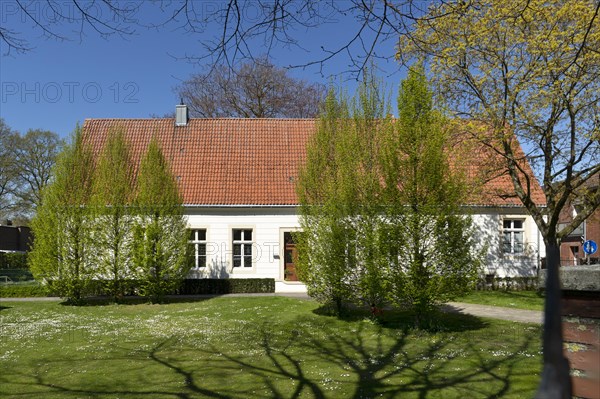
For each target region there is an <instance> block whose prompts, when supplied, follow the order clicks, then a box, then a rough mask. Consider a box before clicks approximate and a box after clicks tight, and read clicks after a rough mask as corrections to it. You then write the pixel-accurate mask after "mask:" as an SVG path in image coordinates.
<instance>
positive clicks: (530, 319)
mask: <svg viewBox="0 0 600 399" xmlns="http://www.w3.org/2000/svg"><path fill="white" fill-rule="evenodd" d="M215 296H219V295H190V296H186V297H189V298H207V297H215ZM220 296H238V297H239V296H285V297H290V298H297V299H310V297H309V296H308V295H307V294H304V293H275V294H227V295H220ZM178 297H179V298H182V297H184V296H178ZM60 300H61V299H60V298H55V297H41V298H0V305H1V304H2V302H10V301H13V302H33V301H60ZM442 310H444V311H445V312H455V313H465V314H470V315H473V316H479V317H489V318H491V319H501V320H510V321H518V322H521V323H537V324H542V321H543V313H542V312H540V311H536V310H524V309H513V308H504V307H500V306H488V305H475V304H471V303H462V302H449V303H447V304H446V305H443V306H442Z"/></svg>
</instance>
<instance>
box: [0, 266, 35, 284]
mask: <svg viewBox="0 0 600 399" xmlns="http://www.w3.org/2000/svg"><path fill="white" fill-rule="evenodd" d="M5 277H6V278H5ZM32 280H33V274H31V272H30V271H29V270H23V269H0V283H4V282H13V283H16V282H19V281H32Z"/></svg>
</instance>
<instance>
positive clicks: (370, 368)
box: [0, 312, 539, 399]
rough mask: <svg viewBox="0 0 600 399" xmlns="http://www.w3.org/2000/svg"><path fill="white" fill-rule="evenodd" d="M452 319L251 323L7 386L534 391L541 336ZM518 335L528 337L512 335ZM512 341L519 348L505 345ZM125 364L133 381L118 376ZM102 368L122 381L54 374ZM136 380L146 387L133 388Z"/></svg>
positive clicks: (224, 393) (167, 391) (127, 393)
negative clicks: (433, 325)
mask: <svg viewBox="0 0 600 399" xmlns="http://www.w3.org/2000/svg"><path fill="white" fill-rule="evenodd" d="M443 316H444V317H446V319H444V320H440V325H439V326H438V328H437V330H435V329H431V330H430V331H427V330H416V329H414V328H413V327H412V326H411V325H410V324H407V323H406V318H408V317H409V315H407V314H403V313H402V312H399V313H397V314H394V313H390V314H388V315H386V318H385V319H384V320H382V321H381V322H380V323H375V322H373V321H372V320H369V319H363V320H360V321H353V322H346V321H344V320H341V321H340V320H337V319H333V318H327V317H315V316H312V315H302V316H299V317H298V318H297V319H296V320H295V321H294V323H292V324H290V325H292V326H293V327H292V328H287V329H284V328H281V325H279V324H277V321H271V322H269V321H267V322H263V323H262V324H258V325H252V324H248V325H244V328H242V329H240V330H239V331H237V332H235V333H232V334H230V335H229V336H228V339H227V338H225V339H223V340H219V341H218V342H219V343H218V345H215V344H214V343H212V344H211V343H210V341H208V342H207V343H202V344H197V343H195V342H194V339H195V338H200V337H199V336H198V337H193V339H191V340H187V339H183V340H182V339H181V337H173V338H167V339H162V340H159V342H157V343H155V344H152V345H151V347H146V346H137V345H135V344H133V345H132V346H129V345H127V344H124V343H123V344H122V345H123V347H122V348H116V346H114V347H113V349H116V350H114V351H113V352H111V354H110V355H107V356H106V357H102V358H100V359H94V358H93V356H92V358H93V359H91V360H90V358H89V356H88V355H82V357H81V359H79V360H78V359H77V358H76V356H75V358H74V356H73V354H71V356H67V355H65V356H64V358H61V359H57V358H53V359H52V360H51V361H50V362H46V363H43V364H41V365H40V364H37V362H38V361H39V360H35V361H32V363H34V362H35V364H33V365H32V368H31V371H30V372H29V373H27V374H28V375H23V376H22V377H23V378H14V377H15V375H14V374H15V373H18V372H15V371H14V370H13V371H10V373H7V374H5V375H4V376H2V377H0V382H4V383H10V384H13V385H14V384H15V380H18V381H24V382H23V383H22V385H23V386H22V390H21V392H22V393H21V394H20V396H22V397H27V395H37V397H44V396H52V397H91V398H104V397H115V396H117V397H122V398H138V397H145V396H147V397H160V398H177V399H191V398H204V397H209V398H223V399H226V398H232V399H233V398H240V399H241V398H257V399H258V398H261V399H262V398H265V397H270V398H301V397H302V398H304V397H312V398H317V399H325V398H340V397H344V398H356V399H358V398H372V397H383V398H398V397H402V398H405V397H408V398H436V397H439V398H463V397H464V398H490V399H491V398H497V397H502V396H504V395H513V396H514V397H527V396H531V395H532V394H533V391H532V388H531V389H530V387H529V388H528V387H526V388H524V389H523V390H522V391H519V389H522V388H520V387H515V386H514V383H515V381H519V380H523V379H527V378H529V379H531V377H532V374H533V373H532V370H531V367H529V368H527V367H525V368H524V367H523V366H521V365H519V363H521V362H522V361H523V359H524V358H525V357H529V355H530V352H531V350H532V349H531V347H532V346H535V345H534V343H535V342H537V341H538V340H539V337H538V333H539V331H538V330H535V329H534V330H532V331H533V332H531V333H527V334H523V330H522V329H520V328H519V329H514V330H510V325H511V324H509V323H506V324H499V326H500V327H498V328H502V329H504V328H505V326H509V327H506V328H508V330H507V331H504V330H498V331H490V330H489V329H487V330H486V328H487V327H489V326H488V325H487V324H486V323H484V322H481V321H480V320H479V319H477V318H476V317H472V316H465V315H459V314H452V315H450V314H447V315H443ZM511 331H512V334H519V336H512V337H511V336H507V335H506V334H511ZM484 333H485V335H484ZM503 334H504V335H503ZM488 340H489V342H488ZM504 340H509V341H510V342H511V343H510V344H509V345H507V346H506V347H505V348H503V347H502V345H498V344H496V342H504ZM133 348H135V350H132V349H133ZM534 360H535V359H534ZM90 361H93V362H94V364H93V365H90V364H89V362H90ZM124 365H127V366H126V367H127V370H123V372H126V371H127V372H129V374H127V375H126V376H122V375H119V374H118V370H119V367H124ZM95 366H98V368H97V369H98V370H103V368H106V367H108V369H109V370H110V372H112V373H117V374H109V375H106V374H104V372H103V374H101V375H100V376H99V378H98V379H95V380H94V382H93V383H92V384H86V383H84V382H82V381H79V380H72V379H71V380H65V381H61V379H60V378H58V380H56V376H55V377H54V379H53V378H52V377H50V376H49V374H48V371H49V370H53V369H60V370H69V369H70V370H77V369H78V367H86V368H89V372H93V370H95V368H94V367H95ZM90 367H91V368H90ZM10 374H12V375H13V376H12V377H11V375H10ZM88 378H89V376H88ZM118 378H120V380H119V381H117V380H116V379H118ZM131 378H133V379H137V380H140V381H142V382H143V383H142V384H139V383H129V382H128V381H129V379H131ZM160 381H162V382H160ZM19 383H20V382H19ZM163 384H165V385H163ZM530 385H531V384H530Z"/></svg>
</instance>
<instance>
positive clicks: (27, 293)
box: [0, 282, 48, 298]
mask: <svg viewBox="0 0 600 399" xmlns="http://www.w3.org/2000/svg"><path fill="white" fill-rule="evenodd" d="M47 295H48V289H47V287H45V286H43V285H41V284H39V283H37V282H33V283H32V282H22V283H16V284H0V298H36V297H45V296H47Z"/></svg>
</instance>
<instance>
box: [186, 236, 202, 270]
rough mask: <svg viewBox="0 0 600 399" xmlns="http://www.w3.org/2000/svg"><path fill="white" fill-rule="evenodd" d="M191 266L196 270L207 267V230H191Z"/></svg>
mask: <svg viewBox="0 0 600 399" xmlns="http://www.w3.org/2000/svg"><path fill="white" fill-rule="evenodd" d="M189 234H190V235H189V241H188V242H189V245H190V264H191V265H192V267H194V268H202V267H206V229H193V230H189Z"/></svg>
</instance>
